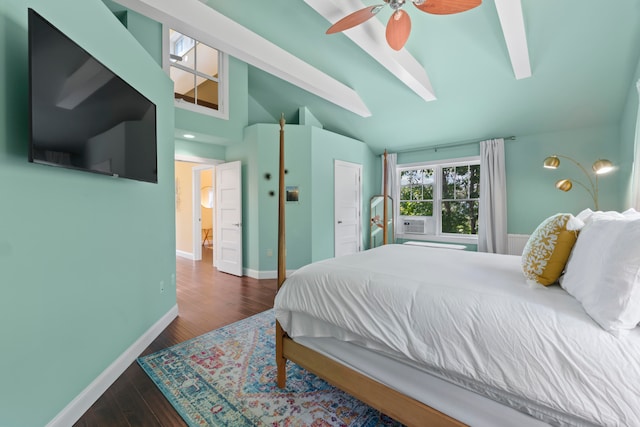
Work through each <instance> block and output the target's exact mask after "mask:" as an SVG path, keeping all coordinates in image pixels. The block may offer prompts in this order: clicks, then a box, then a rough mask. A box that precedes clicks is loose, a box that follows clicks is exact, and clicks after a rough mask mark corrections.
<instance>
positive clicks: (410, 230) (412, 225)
mask: <svg viewBox="0 0 640 427" xmlns="http://www.w3.org/2000/svg"><path fill="white" fill-rule="evenodd" d="M402 223H403V225H404V232H405V233H407V234H425V233H424V224H425V221H424V218H419V219H404V220H402Z"/></svg>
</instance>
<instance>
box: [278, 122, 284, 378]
mask: <svg viewBox="0 0 640 427" xmlns="http://www.w3.org/2000/svg"><path fill="white" fill-rule="evenodd" d="M284 124H285V120H284V113H282V116H281V117H280V166H279V171H278V282H277V283H278V290H280V287H281V286H282V284H283V283H284V280H285V279H286V277H287V254H286V239H285V223H284V206H285V205H284V201H285V199H284V198H285V192H284V169H285V167H284ZM284 337H285V332H284V330H283V329H282V326H280V322H278V321H277V320H276V367H277V369H278V387H280V388H284V387H285V385H286V383H287V360H286V359H285V358H284V349H283V343H284Z"/></svg>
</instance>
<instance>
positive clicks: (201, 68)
mask: <svg viewBox="0 0 640 427" xmlns="http://www.w3.org/2000/svg"><path fill="white" fill-rule="evenodd" d="M196 56H197V58H198V60H197V66H196V70H197V71H198V72H200V73H202V74H206V75H207V76H211V77H215V78H217V77H218V51H217V50H216V49H214V48H212V47H209V46H207V45H206V44H204V43H200V42H198V43H197V45H196Z"/></svg>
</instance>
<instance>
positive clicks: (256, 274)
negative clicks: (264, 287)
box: [243, 268, 296, 280]
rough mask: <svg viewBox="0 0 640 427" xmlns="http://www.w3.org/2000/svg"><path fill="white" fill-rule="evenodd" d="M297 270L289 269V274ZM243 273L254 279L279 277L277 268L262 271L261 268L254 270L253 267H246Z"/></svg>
mask: <svg viewBox="0 0 640 427" xmlns="http://www.w3.org/2000/svg"><path fill="white" fill-rule="evenodd" d="M295 272H296V270H287V276H289V275H291V274H293V273H295ZM243 274H244V275H245V276H247V277H251V278H253V279H258V280H261V279H277V278H278V271H277V270H267V271H260V270H254V269H252V268H244V269H243Z"/></svg>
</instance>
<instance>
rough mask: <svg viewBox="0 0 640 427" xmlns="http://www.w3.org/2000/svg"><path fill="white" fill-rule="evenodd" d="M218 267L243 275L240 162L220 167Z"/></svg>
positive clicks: (218, 186) (217, 169)
mask: <svg viewBox="0 0 640 427" xmlns="http://www.w3.org/2000/svg"><path fill="white" fill-rule="evenodd" d="M215 239H216V258H217V260H216V261H217V262H216V267H217V268H218V270H220V271H222V272H224V273H229V274H233V275H236V276H242V175H241V168H240V162H230V163H223V164H221V165H218V166H216V235H215Z"/></svg>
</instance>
